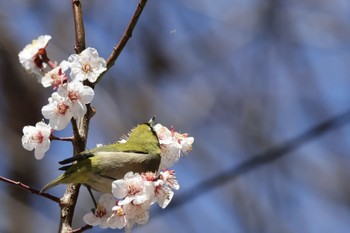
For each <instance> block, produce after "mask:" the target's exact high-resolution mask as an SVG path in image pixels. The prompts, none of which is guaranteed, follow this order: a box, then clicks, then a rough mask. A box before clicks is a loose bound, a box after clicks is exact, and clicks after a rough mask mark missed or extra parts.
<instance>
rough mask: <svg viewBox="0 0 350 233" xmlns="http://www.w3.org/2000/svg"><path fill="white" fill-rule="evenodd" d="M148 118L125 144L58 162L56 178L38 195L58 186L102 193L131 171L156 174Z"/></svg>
mask: <svg viewBox="0 0 350 233" xmlns="http://www.w3.org/2000/svg"><path fill="white" fill-rule="evenodd" d="M153 120H154V118H152V119H151V120H150V121H149V122H148V123H143V124H139V125H137V126H136V127H135V128H134V129H132V130H131V132H130V133H129V136H128V138H127V139H126V141H125V142H117V143H114V144H110V145H106V146H101V147H97V148H94V149H91V150H86V151H83V152H81V153H80V154H79V155H77V156H74V157H71V158H68V159H65V160H63V161H61V162H59V163H60V164H61V165H66V164H69V163H73V162H75V163H74V164H70V165H66V166H63V167H61V168H60V170H63V171H65V172H64V173H63V174H62V175H60V176H59V177H58V178H57V179H55V180H53V181H51V182H50V183H48V184H47V185H45V186H44V187H43V188H42V190H41V192H45V191H46V190H48V189H50V188H52V187H54V186H56V185H58V184H69V183H75V184H84V185H87V186H89V187H91V188H92V189H94V190H96V191H99V192H102V193H111V192H112V182H113V181H114V180H117V179H121V178H123V177H124V175H125V174H126V173H127V172H129V171H133V172H135V173H142V172H148V171H151V172H156V171H158V169H159V164H160V159H161V156H160V144H159V140H158V137H157V134H156V132H155V131H154V129H153Z"/></svg>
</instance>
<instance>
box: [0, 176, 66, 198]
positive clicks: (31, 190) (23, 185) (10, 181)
mask: <svg viewBox="0 0 350 233" xmlns="http://www.w3.org/2000/svg"><path fill="white" fill-rule="evenodd" d="M0 181H3V182H5V183H8V184H12V185H15V186H17V187H19V188H21V189H24V190H27V191H28V192H31V193H33V194H36V195H39V196H42V197H45V198H47V199H50V200H51V201H54V202H56V203H60V199H59V198H58V197H56V196H53V195H51V194H48V193H41V192H40V191H39V190H36V189H33V188H31V187H29V186H28V185H26V184H23V183H21V182H19V181H14V180H11V179H8V178H5V177H3V176H0Z"/></svg>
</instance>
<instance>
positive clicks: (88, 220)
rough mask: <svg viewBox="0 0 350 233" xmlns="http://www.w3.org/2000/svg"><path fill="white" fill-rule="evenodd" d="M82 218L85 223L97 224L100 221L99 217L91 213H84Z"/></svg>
mask: <svg viewBox="0 0 350 233" xmlns="http://www.w3.org/2000/svg"><path fill="white" fill-rule="evenodd" d="M83 220H84V222H85V223H86V224H89V225H91V226H97V225H99V224H100V223H101V218H98V217H96V216H95V215H94V214H93V213H91V212H90V213H88V214H85V215H84V217H83Z"/></svg>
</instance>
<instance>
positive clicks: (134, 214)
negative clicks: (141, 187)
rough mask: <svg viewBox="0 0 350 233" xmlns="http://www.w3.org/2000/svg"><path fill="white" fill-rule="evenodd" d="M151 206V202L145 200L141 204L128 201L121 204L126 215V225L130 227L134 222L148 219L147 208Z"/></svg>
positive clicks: (142, 221)
mask: <svg viewBox="0 0 350 233" xmlns="http://www.w3.org/2000/svg"><path fill="white" fill-rule="evenodd" d="M150 207H151V202H150V201H147V202H144V203H142V204H138V205H136V204H134V203H131V202H130V203H128V204H125V205H123V210H124V213H125V216H126V221H127V225H128V226H129V227H132V226H133V225H134V224H135V223H136V224H140V225H142V224H145V223H147V222H148V219H149V208H150Z"/></svg>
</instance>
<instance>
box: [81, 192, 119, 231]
mask: <svg viewBox="0 0 350 233" xmlns="http://www.w3.org/2000/svg"><path fill="white" fill-rule="evenodd" d="M115 204H116V200H115V198H114V197H113V195H112V194H109V193H106V194H103V195H102V196H101V197H100V199H99V200H98V204H97V208H96V209H95V210H94V212H93V213H92V212H90V213H88V214H85V215H84V217H83V220H84V222H85V223H86V224H89V225H91V226H97V225H98V226H99V227H100V228H111V226H115V225H114V223H113V224H111V223H110V222H108V219H109V218H110V217H111V215H112V214H113V206H115Z"/></svg>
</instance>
